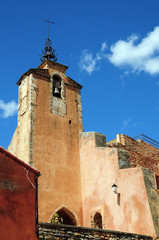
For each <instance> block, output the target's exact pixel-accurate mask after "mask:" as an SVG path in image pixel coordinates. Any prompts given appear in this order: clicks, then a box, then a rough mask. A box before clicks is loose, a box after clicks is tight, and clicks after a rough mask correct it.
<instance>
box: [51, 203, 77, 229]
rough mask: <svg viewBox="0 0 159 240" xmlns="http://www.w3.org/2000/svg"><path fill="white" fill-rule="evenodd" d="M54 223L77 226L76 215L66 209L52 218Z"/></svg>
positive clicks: (62, 209)
mask: <svg viewBox="0 0 159 240" xmlns="http://www.w3.org/2000/svg"><path fill="white" fill-rule="evenodd" d="M51 222H52V223H59V224H66V225H74V226H75V225H77V223H76V220H75V217H74V215H73V214H72V213H71V212H70V211H69V210H68V209H67V208H65V207H63V208H61V209H60V210H58V211H57V212H56V213H55V214H54V215H53V217H52V220H51Z"/></svg>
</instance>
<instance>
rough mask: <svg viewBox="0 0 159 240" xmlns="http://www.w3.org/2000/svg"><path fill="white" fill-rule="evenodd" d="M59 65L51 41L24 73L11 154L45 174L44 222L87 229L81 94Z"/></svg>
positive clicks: (41, 194)
mask: <svg viewBox="0 0 159 240" xmlns="http://www.w3.org/2000/svg"><path fill="white" fill-rule="evenodd" d="M67 68H68V67H67V66H65V65H62V64H60V63H57V62H56V57H55V54H54V50H53V49H52V47H51V41H50V40H49V38H48V39H47V40H46V45H45V49H44V51H43V58H42V63H41V64H40V66H38V67H37V68H31V69H29V70H28V71H27V72H26V73H24V74H23V75H22V76H21V78H20V79H19V81H18V82H17V85H18V86H19V103H18V124H17V129H16V131H15V133H14V135H13V138H12V141H11V143H10V145H9V148H8V150H9V151H10V152H12V153H13V154H15V155H16V156H17V157H19V158H20V159H22V160H24V161H25V162H27V163H29V164H31V165H32V166H33V167H35V168H37V169H38V170H39V171H40V172H41V174H42V175H41V177H40V179H39V221H42V222H50V221H51V218H52V216H53V215H54V214H55V213H58V214H59V215H60V216H61V217H62V218H63V220H64V223H68V224H72V225H82V210H81V209H82V207H81V179H80V159H79V132H80V131H83V124H82V106H81V94H80V90H81V88H82V86H81V85H80V84H78V83H77V82H75V81H74V80H72V79H71V78H70V77H67V76H66V74H65V72H66V70H67Z"/></svg>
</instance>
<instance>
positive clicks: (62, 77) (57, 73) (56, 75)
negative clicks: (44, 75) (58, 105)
mask: <svg viewBox="0 0 159 240" xmlns="http://www.w3.org/2000/svg"><path fill="white" fill-rule="evenodd" d="M55 78H57V79H59V80H60V82H61V86H60V88H61V99H64V98H65V87H64V85H65V84H64V76H63V74H61V73H60V72H53V73H52V74H51V91H52V95H53V92H54V87H55V86H54V79H55Z"/></svg>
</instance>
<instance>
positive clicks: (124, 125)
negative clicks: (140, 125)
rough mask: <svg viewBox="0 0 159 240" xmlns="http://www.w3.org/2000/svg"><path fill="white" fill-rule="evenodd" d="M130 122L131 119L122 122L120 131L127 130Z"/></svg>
mask: <svg viewBox="0 0 159 240" xmlns="http://www.w3.org/2000/svg"><path fill="white" fill-rule="evenodd" d="M130 122H131V117H128V119H125V120H123V126H122V128H121V131H123V130H124V129H125V128H127V127H128V125H129V123H130Z"/></svg>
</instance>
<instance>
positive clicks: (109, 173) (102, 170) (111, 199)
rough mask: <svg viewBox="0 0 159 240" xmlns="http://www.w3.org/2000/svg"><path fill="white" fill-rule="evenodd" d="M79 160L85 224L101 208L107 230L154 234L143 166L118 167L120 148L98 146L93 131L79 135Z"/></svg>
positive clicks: (89, 225)
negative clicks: (115, 187) (114, 187)
mask: <svg viewBox="0 0 159 240" xmlns="http://www.w3.org/2000/svg"><path fill="white" fill-rule="evenodd" d="M80 159H81V179H82V180H81V181H82V204H83V223H84V226H85V227H91V217H90V216H91V214H92V215H93V214H94V213H95V212H97V211H99V212H100V213H101V214H102V218H103V228H105V229H108V230H117V231H124V232H132V233H138V234H147V235H152V236H153V237H155V229H154V225H153V221H152V216H151V211H150V207H149V203H148V198H147V194H146V189H145V184H144V179H143V174H142V168H141V167H137V168H126V169H119V166H118V150H117V149H116V148H107V147H96V143H95V133H93V132H91V133H81V134H80ZM114 183H116V184H117V185H118V192H119V193H120V202H118V203H117V194H115V193H113V191H112V188H111V187H112V185H113V184H114ZM118 201H119V199H118Z"/></svg>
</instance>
